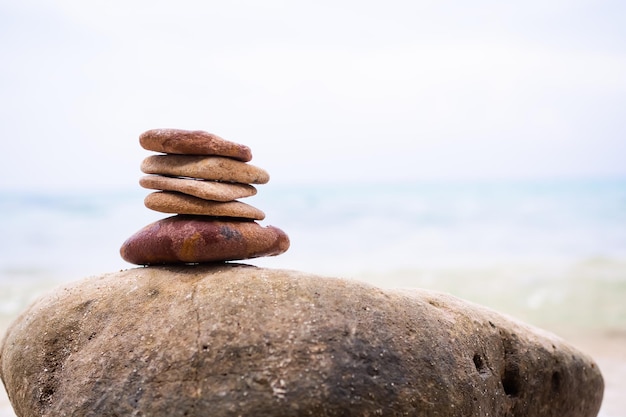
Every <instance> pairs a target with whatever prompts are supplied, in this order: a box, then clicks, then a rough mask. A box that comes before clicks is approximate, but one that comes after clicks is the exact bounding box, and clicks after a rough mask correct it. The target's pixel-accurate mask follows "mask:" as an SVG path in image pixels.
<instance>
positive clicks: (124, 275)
mask: <svg viewBox="0 0 626 417" xmlns="http://www.w3.org/2000/svg"><path fill="white" fill-rule="evenodd" d="M0 355H1V356H0V377H2V380H3V381H4V383H5V385H6V388H7V391H8V393H9V397H10V399H11V402H12V404H13V406H14V407H15V410H16V412H17V414H18V415H19V416H20V417H31V416H33V417H34V416H38V417H39V416H44V417H47V416H55V417H58V416H70V415H72V416H99V417H101V416H131V415H134V416H156V417H161V416H163V417H178V416H189V417H192V416H198V417H200V416H237V415H240V416H405V415H407V416H421V417H434V416H438V417H452V416H461V417H469V416H498V417H503V416H519V417H534V416H544V417H545V416H555V417H556V416H558V417H563V416H567V417H583V416H585V417H587V416H589V417H590V416H595V415H596V414H597V412H598V409H599V406H600V402H601V398H602V392H603V381H602V377H601V375H600V372H599V370H598V368H597V367H596V365H595V363H594V362H593V360H591V359H590V358H589V357H587V356H586V355H584V354H583V353H581V352H579V351H577V350H576V349H574V348H573V347H571V346H570V345H568V344H567V343H566V342H564V341H562V340H560V339H558V338H556V337H555V336H552V335H549V334H547V333H544V332H542V331H540V330H538V329H534V328H531V327H528V326H525V325H523V324H520V323H518V322H515V321H513V320H512V319H509V318H506V317H504V316H502V315H499V314H498V313H495V312H493V311H491V310H487V309H485V308H482V307H480V306H477V305H474V304H471V303H467V302H464V301H462V300H459V299H457V298H454V297H452V296H449V295H445V294H440V293H436V292H431V291H425V290H416V291H411V292H408V291H407V292H400V291H383V290H380V289H377V288H375V287H371V286H368V285H364V284H360V283H357V282H352V281H346V280H340V279H330V278H321V277H317V276H313V275H307V274H303V273H298V272H294V271H283V270H268V269H260V268H255V267H250V266H245V265H233V264H221V265H214V266H208V265H204V266H194V267H189V266H187V267H150V268H139V269H131V270H127V271H123V272H119V273H112V274H106V275H103V276H100V277H96V278H90V279H86V280H83V281H81V282H78V283H75V284H71V285H69V286H67V287H65V288H61V289H58V290H56V291H55V292H53V293H51V294H49V295H48V296H46V297H44V298H42V299H40V300H39V301H37V302H36V303H35V304H34V305H32V306H31V307H30V308H29V309H28V310H27V311H25V312H24V313H23V314H22V315H21V316H20V317H19V318H18V319H17V320H16V321H15V322H14V323H13V325H12V327H11V328H10V329H9V330H8V332H7V334H6V336H5V339H4V341H3V343H2V345H1V346H0Z"/></svg>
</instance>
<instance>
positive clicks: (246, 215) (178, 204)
mask: <svg viewBox="0 0 626 417" xmlns="http://www.w3.org/2000/svg"><path fill="white" fill-rule="evenodd" d="M144 204H145V205H146V207H148V208H149V209H151V210H155V211H160V212H162V213H177V214H195V215H202V216H214V217H235V218H241V219H248V220H263V219H264V218H265V213H263V212H262V211H261V210H259V209H258V208H256V207H253V206H251V205H249V204H246V203H242V202H240V201H228V202H220V201H209V200H204V199H202V198H198V197H194V196H191V195H187V194H181V193H176V192H171V191H158V192H155V193H150V194H148V195H147V196H146V198H145V199H144Z"/></svg>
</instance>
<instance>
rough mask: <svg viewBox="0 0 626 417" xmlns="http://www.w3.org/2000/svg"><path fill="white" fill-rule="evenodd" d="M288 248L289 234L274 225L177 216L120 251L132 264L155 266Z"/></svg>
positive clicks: (228, 258)
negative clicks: (264, 225) (265, 225)
mask: <svg viewBox="0 0 626 417" xmlns="http://www.w3.org/2000/svg"><path fill="white" fill-rule="evenodd" d="M207 219H209V220H207ZM287 249H289V237H287V234H286V233H285V232H283V231H282V230H280V229H279V228H277V227H274V226H267V227H263V226H261V225H259V224H258V223H256V222H253V221H242V222H236V221H221V220H215V219H211V218H208V217H204V216H187V215H178V216H172V217H168V218H166V219H162V220H159V221H156V222H154V223H152V224H149V225H148V226H146V227H144V228H143V229H141V230H140V231H138V232H137V233H135V234H134V235H133V236H131V237H130V238H129V239H128V240H127V241H126V242H124V244H123V245H122V247H121V249H120V254H121V255H122V258H123V259H124V260H126V261H127V262H130V263H133V264H137V265H154V264H174V263H201V262H219V261H232V260H242V259H248V258H257V257H261V256H274V255H279V254H281V253H283V252H285V251H286V250H287Z"/></svg>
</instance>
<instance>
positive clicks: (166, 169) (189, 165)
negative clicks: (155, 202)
mask: <svg viewBox="0 0 626 417" xmlns="http://www.w3.org/2000/svg"><path fill="white" fill-rule="evenodd" d="M141 171H142V172H144V173H146V174H160V175H172V176H176V177H189V178H201V179H205V180H213V181H227V182H238V183H243V184H266V183H267V182H269V180H270V176H269V174H268V173H267V171H265V170H264V169H262V168H259V167H257V166H254V165H252V164H247V163H245V162H241V161H235V160H234V159H230V158H223V157H221V156H193V155H152V156H149V157H147V158H146V159H144V160H143V162H142V163H141Z"/></svg>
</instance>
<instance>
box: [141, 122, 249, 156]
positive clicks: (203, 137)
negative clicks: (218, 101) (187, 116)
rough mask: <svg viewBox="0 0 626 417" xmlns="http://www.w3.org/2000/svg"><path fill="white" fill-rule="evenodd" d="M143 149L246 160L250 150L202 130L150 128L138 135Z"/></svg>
mask: <svg viewBox="0 0 626 417" xmlns="http://www.w3.org/2000/svg"><path fill="white" fill-rule="evenodd" d="M139 143H140V144H141V146H142V147H143V148H144V149H147V150H149V151H155V152H163V153H173V154H183V155H218V156H226V157H229V158H235V159H238V160H240V161H244V162H248V161H250V160H251V159H252V151H251V150H250V148H248V147H247V146H245V145H240V144H238V143H235V142H230V141H228V140H226V139H222V138H221V137H219V136H217V135H214V134H212V133H208V132H204V131H202V130H181V129H152V130H148V131H146V132H144V133H142V134H141V135H140V136H139Z"/></svg>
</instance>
